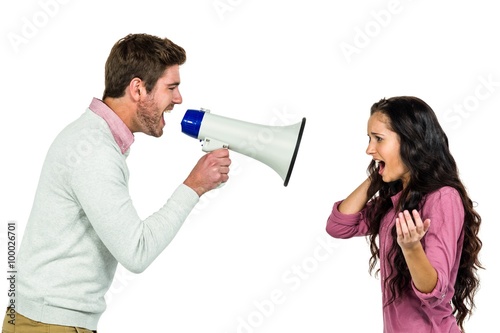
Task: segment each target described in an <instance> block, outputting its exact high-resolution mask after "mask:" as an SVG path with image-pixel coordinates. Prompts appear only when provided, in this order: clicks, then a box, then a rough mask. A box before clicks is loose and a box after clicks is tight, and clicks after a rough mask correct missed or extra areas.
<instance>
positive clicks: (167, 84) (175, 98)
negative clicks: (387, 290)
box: [136, 65, 182, 137]
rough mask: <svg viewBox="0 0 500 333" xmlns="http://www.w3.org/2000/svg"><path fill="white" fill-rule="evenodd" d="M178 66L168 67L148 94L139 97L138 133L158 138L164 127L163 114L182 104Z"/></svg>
mask: <svg viewBox="0 0 500 333" xmlns="http://www.w3.org/2000/svg"><path fill="white" fill-rule="evenodd" d="M180 82H181V81H180V75H179V66H178V65H174V66H171V67H168V68H167V69H166V70H165V73H164V74H163V75H162V76H161V77H160V78H159V79H158V81H157V82H156V85H155V86H154V88H153V89H152V90H151V92H149V94H145V95H141V99H140V101H139V104H138V107H137V114H136V122H137V126H138V128H139V130H138V132H143V133H145V134H147V135H151V136H154V137H160V136H162V134H163V127H164V126H165V119H164V118H163V114H164V112H170V111H172V109H173V108H174V105H175V104H180V103H182V96H181V93H180V92H179V84H180Z"/></svg>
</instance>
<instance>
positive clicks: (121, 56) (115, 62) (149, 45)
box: [102, 34, 186, 100]
mask: <svg viewBox="0 0 500 333" xmlns="http://www.w3.org/2000/svg"><path fill="white" fill-rule="evenodd" d="M185 61H186V52H185V51H184V49H183V48H182V47H180V46H179V45H176V44H175V43H173V42H172V41H171V40H169V39H167V38H159V37H156V36H152V35H148V34H129V35H127V36H125V37H124V38H122V39H120V40H119V41H117V42H116V43H115V45H114V46H113V48H112V49H111V52H110V53H109V56H108V59H107V60H106V66H105V74H104V82H105V88H104V94H103V98H102V99H103V100H104V99H105V98H106V97H112V98H117V97H122V96H123V95H124V94H125V89H126V87H127V86H128V85H129V83H130V81H132V79H134V78H139V79H141V80H142V81H144V83H145V85H146V91H147V92H148V93H149V92H150V91H151V90H152V89H153V87H154V86H155V84H156V82H157V81H158V79H159V78H160V77H161V76H162V75H163V73H165V70H166V69H167V68H168V67H170V66H174V65H182V64H184V62H185Z"/></svg>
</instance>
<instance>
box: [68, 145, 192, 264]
mask: <svg viewBox="0 0 500 333" xmlns="http://www.w3.org/2000/svg"><path fill="white" fill-rule="evenodd" d="M72 188H73V192H74V196H75V200H77V201H78V203H79V205H80V206H81V209H82V211H81V214H83V215H85V216H86V218H87V219H88V220H89V222H90V224H91V225H92V227H93V228H94V230H95V232H96V234H97V235H98V237H99V238H100V240H101V241H102V242H103V244H104V245H105V246H106V247H107V248H108V250H109V251H110V252H111V254H112V255H113V256H114V257H115V258H116V260H117V261H118V262H119V263H120V264H122V265H123V266H124V267H125V268H126V269H128V270H129V271H131V272H134V273H140V272H143V271H144V270H145V269H146V268H147V267H148V266H149V265H150V264H151V263H152V262H153V260H154V259H155V258H156V257H157V256H158V255H159V254H160V253H161V252H162V251H163V250H164V249H165V248H166V247H167V245H168V244H169V243H170V242H171V241H172V239H173V238H174V236H175V235H176V234H177V232H178V231H179V229H180V227H181V226H182V224H183V222H184V221H185V219H186V218H187V217H188V215H189V213H190V212H191V210H192V209H193V207H194V206H195V205H196V203H197V202H198V200H199V197H198V195H197V194H196V193H195V192H194V191H193V190H192V189H191V188H189V187H187V186H186V185H180V186H179V187H178V188H177V189H176V190H175V191H174V192H173V194H172V195H171V197H170V198H169V199H168V200H167V202H166V203H165V205H164V206H163V207H162V208H161V209H159V210H158V211H157V212H155V213H154V214H152V215H151V216H149V217H148V218H146V219H144V220H141V219H140V218H139V216H138V213H137V211H136V209H135V208H134V205H133V203H132V200H131V197H130V195H129V190H128V169H127V166H126V163H125V157H124V156H123V155H121V154H120V152H117V151H116V149H114V148H113V147H100V148H99V149H97V150H95V151H93V152H92V156H88V157H87V158H85V161H83V162H82V163H81V164H80V165H79V166H78V167H77V168H75V170H74V172H73V176H72Z"/></svg>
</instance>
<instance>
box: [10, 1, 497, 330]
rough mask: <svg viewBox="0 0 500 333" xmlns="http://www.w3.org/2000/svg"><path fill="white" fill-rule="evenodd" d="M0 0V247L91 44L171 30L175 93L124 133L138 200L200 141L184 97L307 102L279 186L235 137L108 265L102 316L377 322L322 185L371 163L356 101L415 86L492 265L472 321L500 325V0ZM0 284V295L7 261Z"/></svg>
mask: <svg viewBox="0 0 500 333" xmlns="http://www.w3.org/2000/svg"><path fill="white" fill-rule="evenodd" d="M2 7H3V8H2V9H1V10H0V15H1V17H0V22H1V23H0V24H1V28H2V31H1V39H0V43H1V50H2V52H1V53H2V61H1V63H0V66H1V71H0V73H1V74H2V77H1V79H0V82H1V83H0V84H1V87H0V91H1V94H2V116H1V132H0V144H1V160H0V168H1V172H0V177H1V179H0V221H1V223H2V225H4V227H3V228H2V230H1V235H2V244H3V245H2V248H1V250H0V251H5V252H4V253H6V252H7V251H6V242H5V240H6V238H5V234H6V224H7V222H8V221H16V222H17V228H18V239H19V240H20V239H21V237H22V233H23V230H24V228H25V226H26V221H27V218H28V215H29V212H30V209H31V204H32V200H33V196H34V192H35V189H36V185H37V182H38V176H39V172H40V168H41V166H42V163H43V159H44V157H45V153H46V151H47V149H48V147H49V145H50V143H51V142H52V140H53V138H54V137H55V135H56V134H57V133H58V132H59V131H60V130H61V129H62V128H63V127H64V126H65V125H66V124H68V123H69V122H70V121H73V120H74V119H75V118H77V117H78V116H79V115H80V114H81V113H82V112H84V110H85V108H86V107H87V106H88V105H89V103H90V101H91V99H92V97H94V96H95V97H99V98H100V97H101V96H102V92H103V81H104V77H103V68H104V62H105V61H106V58H107V55H108V53H109V50H110V48H111V46H112V45H113V44H114V42H115V41H117V40H118V39H119V38H121V37H123V36H125V35H126V34H128V33H138V32H146V33H150V34H155V35H158V36H162V37H168V38H170V39H172V40H173V41H174V42H176V43H178V44H180V45H181V46H183V47H184V48H185V49H186V51H187V56H188V60H187V62H186V64H185V65H184V66H182V67H181V79H182V84H181V86H180V89H181V93H182V94H183V98H184V102H183V104H181V105H180V106H176V108H175V109H174V112H173V113H172V114H170V115H168V116H167V118H166V120H167V125H166V127H165V134H164V135H163V137H162V138H160V139H155V138H152V137H147V136H145V135H140V134H139V135H136V142H135V143H134V145H133V146H132V151H131V155H130V157H129V159H128V162H129V167H130V172H131V179H130V188H131V194H132V197H133V199H134V202H135V205H136V207H137V210H138V211H139V213H140V214H141V216H143V217H147V216H148V215H149V214H151V213H153V212H154V211H156V210H157V209H158V208H159V207H160V206H162V205H163V203H164V202H165V200H166V199H167V198H168V197H169V196H170V194H171V192H172V191H173V190H174V188H175V187H176V186H177V185H178V184H179V183H181V182H182V181H183V180H184V179H185V177H186V176H187V174H188V172H189V171H190V170H191V168H192V167H193V166H194V163H195V162H196V161H197V160H198V158H199V157H200V156H201V155H202V154H203V152H202V151H201V147H200V143H199V142H197V141H196V140H194V139H192V138H190V137H188V136H185V135H184V134H182V133H181V131H180V121H181V119H182V116H183V115H184V112H185V110H186V109H188V108H200V107H205V108H209V109H211V111H212V112H213V113H214V114H219V115H224V116H228V117H231V118H236V119H240V120H243V121H248V122H255V123H259V124H263V125H270V124H275V125H283V126H284V125H290V124H294V123H296V122H298V121H300V119H301V118H302V117H306V118H307V124H306V128H305V132H304V136H303V140H302V145H301V147H300V151H299V155H298V158H297V161H296V164H295V168H294V170H293V174H292V177H291V179H290V182H289V184H288V186H287V187H284V186H283V182H282V180H281V178H280V177H279V176H278V175H277V174H276V173H275V172H274V171H273V170H272V169H271V168H269V167H268V166H266V165H265V164H262V163H260V162H257V161H255V160H253V159H251V158H249V157H247V156H244V155H241V154H238V153H232V155H231V156H232V159H233V169H232V173H231V179H230V181H229V182H228V183H227V184H226V186H225V187H223V188H222V189H220V190H215V191H213V192H211V193H209V194H207V195H205V196H204V197H203V198H202V200H201V201H200V204H199V205H198V206H197V207H196V209H195V211H194V212H193V213H192V214H191V215H190V217H189V219H188V220H187V221H186V223H185V225H184V226H183V227H182V229H181V230H180V232H179V233H178V235H177V237H176V238H175V239H174V241H173V242H172V243H171V244H170V245H169V246H168V247H167V249H166V250H165V251H164V252H163V253H162V254H161V255H160V256H159V257H158V258H157V260H156V261H155V262H154V263H153V264H152V265H151V266H150V267H149V268H148V269H147V270H146V271H145V272H144V273H143V274H139V275H135V274H132V273H129V272H127V271H125V270H124V269H122V268H120V269H119V270H118V272H117V275H116V280H115V282H114V284H113V286H112V288H111V291H110V292H109V293H108V296H107V299H108V309H107V310H106V312H105V313H104V315H103V316H102V318H101V321H100V323H99V327H98V329H99V331H100V332H102V333H112V332H176V333H184V332H187V333H191V332H217V333H230V332H231V333H233V332H240V333H252V332H255V333H257V332H259V333H260V332H273V333H274V332H317V333H321V332H380V331H381V327H382V320H381V301H380V286H379V280H378V279H376V278H375V277H373V276H370V275H369V274H368V258H369V256H370V252H369V248H368V245H367V243H366V241H365V239H364V238H358V239H350V240H335V239H332V238H331V237H329V236H328V235H326V233H325V231H324V228H325V225H326V219H327V217H328V215H329V214H330V211H331V207H332V205H333V203H334V202H335V201H337V200H340V199H343V198H344V197H345V196H346V195H347V194H349V193H350V192H351V191H352V190H353V189H354V188H355V187H356V186H357V185H358V184H359V183H360V182H361V181H362V180H363V179H364V177H365V176H366V173H365V170H366V167H367V166H368V163H369V161H370V157H369V156H367V155H366V154H365V149H366V145H367V136H366V122H367V119H368V115H369V108H370V106H371V105H372V104H373V103H374V102H376V101H378V100H379V99H380V98H382V97H391V96H396V95H414V96H418V97H420V98H422V99H424V100H425V101H426V102H428V103H429V104H430V105H431V106H432V107H433V109H434V110H435V111H436V113H437V115H438V117H439V119H440V121H441V124H442V126H443V127H444V129H445V131H446V132H447V134H448V136H449V139H450V146H451V150H452V153H453V155H454V157H455V158H456V160H457V163H458V165H459V168H460V173H461V177H462V180H463V182H464V183H465V185H466V186H467V188H468V190H469V192H470V195H471V197H472V199H473V200H474V201H475V202H477V210H478V212H479V213H480V214H481V215H482V218H483V225H482V229H481V235H480V236H481V239H482V241H483V242H484V247H483V251H482V253H481V259H482V262H483V264H484V266H485V267H486V270H482V271H481V272H480V276H481V283H482V288H481V290H480V291H479V293H478V295H477V298H476V303H477V311H476V312H475V314H474V315H473V316H472V318H471V319H470V320H469V321H468V322H467V323H466V328H467V329H468V332H485V331H491V328H492V327H496V326H497V324H496V322H497V318H498V311H497V310H498V306H497V301H498V299H499V297H500V291H499V290H500V288H499V287H498V281H499V280H500V276H499V275H500V274H499V264H498V260H497V258H496V255H495V254H498V253H499V249H498V242H497V235H498V231H499V227H498V219H497V218H496V215H494V214H493V212H494V207H495V205H497V201H498V198H497V194H496V190H497V189H498V185H499V181H498V167H497V164H496V163H495V162H494V161H493V156H494V155H495V154H496V152H495V148H496V147H497V144H496V143H495V141H496V139H497V135H494V131H496V130H497V128H498V121H499V111H498V107H499V105H500V97H499V96H500V69H499V65H498V64H499V62H498V59H500V47H499V44H498V32H499V31H500V21H499V20H498V11H497V9H496V8H497V7H496V3H495V1H484V0H479V1H439V2H436V1H430V0H419V1H416V0H415V1H410V0H400V1H390V0H383V1H380V0H377V1H368V0H363V1H347V0H341V1H335V2H334V1H326V0H323V1H322V0H308V1H304V0H302V1H290V0H288V1H285V0H273V1H264V0H248V1H244V0H219V1H214V0H192V1H181V0H165V1H152V0H141V1H128V0H126V1H71V0H65V1H63V0H59V1H57V0H40V1H33V0H24V1H8V2H4V3H3V5H2ZM4 229H5V230H4ZM60 241H61V242H64V239H61V240H60ZM124 241H126V240H124ZM1 257H2V258H4V259H3V260H5V262H6V261H7V259H6V255H2V256H1ZM5 266H6V265H5ZM0 267H4V265H0ZM5 271H7V269H5ZM67 274H71V272H67ZM0 287H1V288H0V290H5V292H1V293H0V296H1V295H4V296H2V297H4V299H5V302H7V301H8V297H7V292H6V290H7V281H6V280H5V279H2V284H1V286H0Z"/></svg>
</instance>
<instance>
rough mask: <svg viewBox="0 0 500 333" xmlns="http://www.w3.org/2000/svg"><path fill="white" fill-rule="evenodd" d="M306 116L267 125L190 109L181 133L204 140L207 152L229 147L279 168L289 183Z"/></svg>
mask: <svg viewBox="0 0 500 333" xmlns="http://www.w3.org/2000/svg"><path fill="white" fill-rule="evenodd" d="M305 124H306V118H302V121H300V122H298V123H297V124H294V125H289V126H265V125H259V124H253V123H248V122H245V121H240V120H236V119H231V118H227V117H222V116H217V115H214V114H212V113H210V112H209V111H207V110H204V109H202V110H191V109H190V110H187V111H186V114H185V115H184V118H183V119H182V122H181V126H182V132H183V133H184V134H186V135H189V136H191V137H193V138H196V139H199V140H200V141H203V147H202V150H203V151H205V152H209V151H213V150H216V149H219V148H228V149H230V150H233V151H236V152H238V153H240V154H243V155H246V156H249V157H251V158H254V159H256V160H258V161H260V162H262V163H264V164H266V165H268V166H269V167H271V168H272V169H273V170H274V171H276V172H277V173H278V174H279V175H280V176H281V178H282V179H283V181H284V184H283V185H284V186H287V185H288V181H289V180H290V176H291V174H292V170H293V166H294V164H295V159H296V157H297V153H298V150H299V146H300V141H301V139H302V133H303V132H304V127H305Z"/></svg>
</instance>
